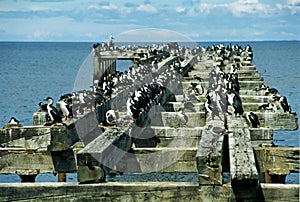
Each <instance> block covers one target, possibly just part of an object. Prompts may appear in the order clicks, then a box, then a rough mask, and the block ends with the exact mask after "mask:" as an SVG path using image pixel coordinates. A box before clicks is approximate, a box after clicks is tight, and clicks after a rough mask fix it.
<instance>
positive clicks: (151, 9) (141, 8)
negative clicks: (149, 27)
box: [137, 4, 157, 13]
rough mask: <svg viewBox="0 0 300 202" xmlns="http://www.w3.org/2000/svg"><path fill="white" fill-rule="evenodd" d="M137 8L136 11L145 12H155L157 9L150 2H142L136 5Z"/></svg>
mask: <svg viewBox="0 0 300 202" xmlns="http://www.w3.org/2000/svg"><path fill="white" fill-rule="evenodd" d="M137 10H138V11H144V12H147V13H156V12H157V9H156V8H155V7H154V6H152V5H150V4H143V5H140V6H138V7H137Z"/></svg>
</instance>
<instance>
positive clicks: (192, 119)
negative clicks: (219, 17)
mask: <svg viewBox="0 0 300 202" xmlns="http://www.w3.org/2000/svg"><path fill="white" fill-rule="evenodd" d="M254 51H255V50H254ZM252 58H253V51H252V49H251V47H250V46H247V47H240V46H238V45H234V46H232V47H224V45H222V44H219V45H215V46H212V47H208V48H207V49H203V48H201V47H200V46H197V47H191V48H189V47H182V46H180V45H179V44H177V43H169V44H157V45H153V46H143V47H138V46H134V47H117V46H110V47H109V48H107V46H101V45H100V44H97V45H95V46H94V48H93V64H94V84H95V86H94V88H93V89H97V88H102V87H103V83H104V82H107V81H108V80H109V81H110V82H111V81H113V80H114V78H116V75H118V72H117V67H116V60H131V61H132V62H133V67H132V68H131V69H130V70H128V72H127V73H124V74H119V75H118V79H117V81H116V80H114V81H115V85H114V86H113V89H112V92H109V93H108V92H106V91H105V89H103V88H102V89H101V90H100V91H101V92H104V93H103V94H101V99H100V98H99V96H98V97H97V96H95V95H96V93H97V92H99V91H97V90H92V91H91V90H90V91H91V92H89V93H90V94H91V95H92V97H93V99H92V101H91V103H87V102H85V105H83V103H80V101H75V100H74V99H73V112H76V113H74V115H73V117H72V118H70V119H68V120H66V121H64V125H53V126H45V123H46V122H47V121H46V119H45V112H41V111H39V112H36V113H35V114H34V115H33V125H32V126H17V125H7V126H5V127H4V128H3V129H1V130H0V145H1V147H0V174H18V175H19V176H20V178H21V179H22V183H0V190H1V191H0V200H1V201H11V200H15V201H18V200H20V201H21V200H25V201H26V200H38V201H52V200H64V201H82V200H91V201H114V200H116V201H123V200H124V201H299V190H300V185H299V184H297V185H294V184H293V185H292V184H285V178H286V176H287V175H289V174H290V173H293V172H297V173H299V171H300V170H299V167H300V154H299V152H300V148H289V147H288V148H286V147H278V146H276V145H275V144H274V141H273V131H274V130H297V129H298V117H297V114H296V113H295V112H293V111H292V110H288V111H286V110H284V109H283V108H282V106H281V102H282V99H281V97H282V96H284V95H281V94H280V93H279V92H278V93H270V89H269V88H271V87H268V84H267V81H265V80H264V78H263V77H262V76H261V75H260V73H259V72H258V71H257V70H256V67H255V66H254V65H253V64H252ZM124 75H125V76H124ZM121 78H122V79H123V80H122V79H121ZM129 78H130V79H129ZM122 82H123V83H122ZM141 89H148V91H146V92H147V93H148V94H147V95H149V97H151V99H150V98H149V99H148V97H145V98H143V99H145V100H143V101H142V102H140V103H139V105H138V106H139V107H140V108H139V109H138V110H136V108H133V107H132V105H133V104H132V103H131V105H130V104H128V103H130V99H132V100H133V101H132V102H133V103H135V102H138V101H139V100H138V101H136V100H134V98H133V97H134V96H133V95H134V93H136V94H138V93H141V92H142V93H141V94H143V93H144V92H145V91H143V90H141ZM149 89H151V90H149ZM78 93H81V92H78ZM89 93H86V92H85V95H88V94H89ZM231 96H232V97H231ZM146 98H147V99H146ZM231 98H232V99H231ZM140 99H141V98H140ZM58 105H59V104H58ZM291 107H292V106H291ZM129 109H131V111H129ZM133 109H134V110H136V111H138V112H136V111H134V110H133ZM109 110H112V111H113V112H114V113H115V114H116V116H115V117H114V118H115V120H114V124H110V123H108V121H107V114H106V113H107V112H108V111H109ZM180 110H182V112H180ZM78 111H80V113H79V112H78ZM249 112H253V113H254V114H255V115H256V117H257V119H258V121H259V123H258V124H255V123H253V122H251V120H250V118H249V116H250V114H249ZM42 173H54V174H58V179H59V180H58V181H59V182H58V183H50V182H49V183H33V182H34V181H35V177H36V176H37V175H38V174H42ZM66 173H77V176H78V182H76V183H73V182H72V183H67V182H65V181H66V180H65V175H66ZM166 173H167V174H168V175H169V176H172V175H174V176H175V175H182V176H184V175H185V174H187V173H189V174H192V175H193V176H194V178H193V179H191V180H185V181H180V180H159V179H158V180H156V181H142V180H139V177H140V176H141V175H143V174H149V175H153V176H154V175H155V174H156V176H158V177H157V178H159V176H162V175H163V174H166ZM127 174H128V175H134V176H136V180H135V181H126V180H124V181H122V182H111V181H110V180H109V179H110V177H111V176H116V175H119V176H121V177H122V176H124V175H127ZM121 177H120V178H121ZM124 179H126V178H124Z"/></svg>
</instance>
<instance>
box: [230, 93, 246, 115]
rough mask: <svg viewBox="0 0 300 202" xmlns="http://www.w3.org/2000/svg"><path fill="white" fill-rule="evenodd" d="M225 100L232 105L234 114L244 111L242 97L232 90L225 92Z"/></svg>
mask: <svg viewBox="0 0 300 202" xmlns="http://www.w3.org/2000/svg"><path fill="white" fill-rule="evenodd" d="M227 102H228V103H229V104H230V105H231V106H232V107H233V110H234V114H235V115H238V114H239V115H242V114H243V113H244V109H243V105H242V99H241V98H240V96H239V94H238V93H236V92H234V91H230V92H229V93H227Z"/></svg>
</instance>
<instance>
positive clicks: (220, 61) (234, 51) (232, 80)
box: [204, 44, 291, 128]
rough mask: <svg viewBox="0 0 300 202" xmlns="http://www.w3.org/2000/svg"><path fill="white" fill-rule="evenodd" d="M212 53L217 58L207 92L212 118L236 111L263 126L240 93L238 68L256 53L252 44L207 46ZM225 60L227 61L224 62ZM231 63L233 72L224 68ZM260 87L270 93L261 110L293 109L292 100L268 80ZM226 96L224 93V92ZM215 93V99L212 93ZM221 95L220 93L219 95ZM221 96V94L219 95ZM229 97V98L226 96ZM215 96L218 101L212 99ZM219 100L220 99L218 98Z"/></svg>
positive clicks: (267, 94) (207, 106) (266, 94)
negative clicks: (246, 107) (245, 106)
mask: <svg viewBox="0 0 300 202" xmlns="http://www.w3.org/2000/svg"><path fill="white" fill-rule="evenodd" d="M206 51H207V52H209V53H210V55H209V57H210V58H211V59H213V60H214V61H217V64H216V65H215V67H214V69H213V70H212V71H211V73H210V80H209V88H208V91H207V94H206V102H205V104H204V105H205V109H206V112H207V113H209V114H211V116H212V118H214V116H216V115H220V112H221V113H228V114H232V113H234V114H235V115H236V116H237V115H239V116H243V117H245V118H246V119H247V121H248V122H249V124H251V126H252V127H254V128H257V127H259V126H260V122H259V118H258V116H257V115H256V114H255V113H254V112H253V111H249V112H245V111H244V108H243V104H242V99H241V97H240V94H239V93H240V84H239V80H238V74H237V72H238V70H239V69H240V68H241V65H240V62H244V61H249V62H252V59H253V53H252V48H251V46H250V45H247V46H246V47H245V48H242V47H241V46H238V45H234V46H231V45H230V46H227V47H226V48H225V46H224V45H223V44H220V45H217V46H212V47H209V48H207V50H206ZM224 61H225V62H224ZM226 62H227V64H228V63H230V64H231V68H230V72H228V73H225V72H224V70H223V68H224V67H225V66H226V64H225V63H226ZM254 90H256V91H264V93H263V95H265V96H269V101H268V103H265V104H262V105H260V106H259V107H258V109H257V110H258V111H262V110H272V111H274V112H275V111H278V110H281V111H282V112H289V113H291V107H290V104H289V103H288V101H287V98H286V97H285V96H281V95H280V94H279V92H278V90H277V89H275V88H270V87H269V86H266V85H265V84H264V83H263V84H262V85H261V86H259V87H258V88H256V89H254ZM224 93H225V94H226V96H222V94H224ZM213 96H214V99H212V97H213ZM218 96H219V97H218ZM216 97H217V98H216ZM225 97H226V98H225ZM212 100H214V102H213V101H212ZM215 100H218V103H216V102H215Z"/></svg>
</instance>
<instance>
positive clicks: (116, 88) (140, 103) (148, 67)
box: [8, 40, 291, 127]
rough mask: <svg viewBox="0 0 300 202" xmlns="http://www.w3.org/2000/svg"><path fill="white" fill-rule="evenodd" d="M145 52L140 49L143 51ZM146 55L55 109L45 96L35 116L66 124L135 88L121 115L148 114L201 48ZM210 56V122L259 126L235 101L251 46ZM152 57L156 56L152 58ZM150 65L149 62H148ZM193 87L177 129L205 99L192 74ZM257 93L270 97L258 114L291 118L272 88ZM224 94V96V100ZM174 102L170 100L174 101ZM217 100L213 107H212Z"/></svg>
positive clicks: (99, 47)
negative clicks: (228, 119) (236, 119)
mask: <svg viewBox="0 0 300 202" xmlns="http://www.w3.org/2000/svg"><path fill="white" fill-rule="evenodd" d="M144 48H145V47H144ZM146 48H147V51H146V52H143V54H142V57H145V59H148V58H150V57H153V59H152V62H151V63H144V64H134V66H133V67H130V68H129V70H128V71H124V72H120V71H116V72H115V73H113V74H108V75H106V76H103V77H102V79H101V81H95V83H94V85H93V86H91V88H90V89H89V90H82V91H77V92H73V93H67V94H64V95H62V96H61V97H60V99H59V100H58V101H57V102H56V107H55V106H54V99H53V98H52V97H47V98H45V99H44V100H45V101H47V103H46V104H44V103H43V102H40V103H38V106H39V111H41V112H45V119H46V123H45V125H46V126H52V125H58V124H60V125H66V124H65V123H66V121H68V120H69V119H71V118H76V117H78V116H80V115H83V114H84V113H85V112H86V111H92V110H95V109H96V108H98V107H99V106H102V105H104V104H106V103H107V102H109V101H110V99H111V98H112V97H113V96H114V95H116V94H117V93H118V92H120V91H122V90H123V89H128V88H129V89H135V90H133V92H132V93H131V94H130V96H129V98H128V100H127V103H126V110H127V115H128V116H129V117H131V118H132V119H133V120H135V119H137V118H138V117H139V116H140V114H141V113H142V112H149V110H150V109H151V107H152V106H153V105H154V104H156V105H157V104H159V102H160V95H162V93H163V92H165V91H166V90H168V89H167V88H166V86H167V85H168V84H169V83H170V82H172V81H174V80H176V79H177V76H178V74H181V73H182V67H181V62H182V60H183V58H187V57H188V55H196V54H198V53H199V52H201V51H203V49H202V48H200V46H199V47H195V48H194V49H192V50H191V49H188V48H184V47H180V46H179V45H178V44H176V43H170V44H163V45H153V46H148V47H146ZM117 49H118V50H119V51H120V50H121V51H125V50H137V49H138V47H136V46H128V47H125V46H122V47H120V48H118V47H115V46H114V43H113V42H112V40H110V42H109V43H103V44H99V43H97V44H94V45H93V51H94V52H97V51H108V50H117ZM206 53H208V55H209V57H210V58H211V59H213V60H214V61H216V64H215V65H214V68H213V69H212V71H211V72H210V75H209V86H208V89H207V92H206V95H205V98H206V101H205V103H204V109H205V111H206V113H208V114H210V115H211V116H212V118H214V117H215V116H219V117H221V115H222V114H223V113H229V114H234V115H236V116H244V117H245V118H246V119H247V121H248V122H249V124H251V126H252V127H259V125H260V123H259V118H258V116H257V115H256V114H255V113H254V112H253V111H249V112H245V111H244V108H243V105H242V99H241V97H240V94H239V92H240V84H239V80H238V73H237V72H238V70H239V69H240V68H242V67H241V65H240V62H242V61H241V58H243V61H250V62H252V59H253V53H252V48H251V46H249V45H247V46H246V47H245V48H242V47H241V46H238V45H234V46H231V45H230V46H227V47H225V46H224V45H223V44H220V45H216V46H211V47H208V48H207V49H206ZM155 56H157V57H155ZM169 56H178V59H177V61H175V62H173V63H172V64H170V65H169V67H168V68H166V69H165V71H163V72H160V73H158V64H159V62H161V61H162V60H165V59H166V58H167V57H169ZM150 61H151V60H150ZM228 63H230V64H231V69H230V71H229V72H227V73H226V72H225V71H224V68H225V66H226V65H227V64H228ZM147 75H151V78H152V81H150V82H145V80H144V79H145V77H146V76H147ZM193 79H194V82H191V83H190V86H189V88H188V89H187V91H186V92H185V94H186V101H187V102H186V103H185V105H184V106H183V107H182V108H180V109H179V110H178V116H179V117H180V119H181V120H182V121H181V123H182V124H180V125H181V126H182V125H186V123H187V122H188V118H187V116H186V114H185V111H186V110H189V109H190V110H192V111H193V110H194V109H192V108H193V104H192V103H193V102H200V100H199V99H198V98H199V96H203V95H204V94H205V89H204V88H203V86H202V85H201V82H203V79H202V78H200V77H199V76H197V75H194V77H193ZM254 90H256V91H264V92H265V93H264V95H267V96H269V102H268V103H265V104H263V105H261V106H259V107H258V109H257V110H272V111H277V110H281V111H283V112H289V113H291V107H290V105H289V103H288V101H287V98H286V97H285V96H281V95H280V94H279V92H278V90H277V89H275V88H270V87H269V86H266V85H264V84H262V85H261V86H259V87H257V88H256V89H254ZM224 95H225V96H224ZM174 99H175V98H174ZM216 100H218V102H215V101H216ZM105 118H106V120H105V124H107V125H116V124H117V121H116V120H117V119H118V117H117V113H116V112H115V111H114V110H112V109H109V110H107V112H106V115H105ZM8 123H9V124H13V125H14V124H19V121H18V120H17V119H16V118H15V117H12V118H11V119H10V121H9V122H8Z"/></svg>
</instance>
